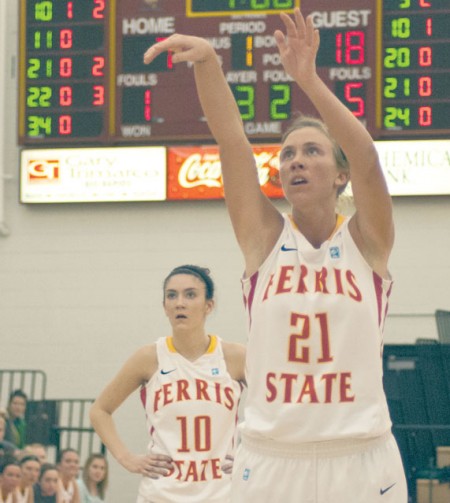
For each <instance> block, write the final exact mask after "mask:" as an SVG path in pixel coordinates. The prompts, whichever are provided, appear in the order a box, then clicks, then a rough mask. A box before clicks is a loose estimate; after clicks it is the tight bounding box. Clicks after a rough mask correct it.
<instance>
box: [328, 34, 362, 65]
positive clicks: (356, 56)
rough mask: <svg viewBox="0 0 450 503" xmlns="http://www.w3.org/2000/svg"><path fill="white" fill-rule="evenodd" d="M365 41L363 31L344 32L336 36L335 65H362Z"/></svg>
mask: <svg viewBox="0 0 450 503" xmlns="http://www.w3.org/2000/svg"><path fill="white" fill-rule="evenodd" d="M365 48H366V40H365V34H364V32H363V31H346V32H345V33H344V34H342V33H337V34H336V52H335V58H336V63H339V64H341V63H345V64H346V65H363V64H364V62H365Z"/></svg>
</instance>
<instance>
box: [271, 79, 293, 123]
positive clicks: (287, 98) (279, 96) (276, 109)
mask: <svg viewBox="0 0 450 503" xmlns="http://www.w3.org/2000/svg"><path fill="white" fill-rule="evenodd" d="M269 93H270V112H269V113H270V118H271V119H272V120H283V119H289V117H290V103H291V86H290V85H289V84H272V85H271V86H270V91H269Z"/></svg>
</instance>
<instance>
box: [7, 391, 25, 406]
mask: <svg viewBox="0 0 450 503" xmlns="http://www.w3.org/2000/svg"><path fill="white" fill-rule="evenodd" d="M17 397H19V398H23V399H24V400H25V401H27V400H28V397H27V395H26V394H25V393H24V392H23V391H22V390H21V389H15V390H14V391H11V393H10V395H9V403H11V402H12V401H13V399H14V398H17Z"/></svg>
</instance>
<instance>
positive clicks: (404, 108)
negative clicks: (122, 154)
mask: <svg viewBox="0 0 450 503" xmlns="http://www.w3.org/2000/svg"><path fill="white" fill-rule="evenodd" d="M344 4H345V8H344ZM298 6H300V7H301V9H302V12H303V14H304V15H308V14H310V15H312V17H313V20H314V24H315V26H316V27H317V28H318V29H319V30H320V36H321V44H320V49H319V54H318V59H317V67H318V73H319V74H320V76H321V77H322V79H323V80H324V81H325V82H326V84H327V85H328V86H329V88H330V89H331V90H332V91H333V92H334V93H335V94H336V95H337V96H338V97H339V99H340V100H341V101H342V102H343V103H345V105H346V106H347V107H348V108H349V109H350V110H351V111H352V113H353V114H354V115H355V116H356V117H358V119H359V120H360V121H361V122H363V123H364V124H365V125H366V127H367V129H368V130H369V132H370V133H371V134H372V136H373V138H374V139H376V140H383V139H386V140H392V139H413V138H418V137H420V138H430V139H431V138H442V137H445V136H448V134H449V133H450V50H449V47H450V30H449V26H450V1H449V0H347V1H346V2H340V1H338V0H301V5H300V0H214V1H212V0H186V1H181V0H21V1H20V63H19V69H20V80H19V82H20V85H19V143H20V144H21V145H24V146H33V145H34V146H52V145H73V144H74V143H76V144H77V145H78V144H79V145H92V144H96V145H130V144H161V143H165V144H166V143H169V144H170V143H175V144H176V143H199V142H205V141H209V140H211V135H210V133H209V130H208V127H207V124H206V122H205V118H204V117H203V114H202V111H201V108H200V105H199V102H198V98H197V93H196V89H195V84H194V77H193V72H192V68H190V67H189V66H188V65H187V64H178V65H174V64H173V63H172V58H171V54H170V53H168V54H162V55H160V56H159V57H158V58H156V60H154V61H153V62H152V63H151V64H150V65H144V63H143V60H142V59H143V54H144V52H145V50H146V49H147V48H148V47H149V46H150V45H151V44H152V43H154V42H156V41H159V40H163V39H165V38H167V37H169V36H170V35H171V34H173V33H185V34H192V35H197V36H202V37H205V38H207V39H208V40H209V41H210V43H211V44H212V45H213V47H214V48H215V49H216V51H217V53H218V55H219V57H220V58H221V60H222V62H223V70H224V73H225V76H226V79H227V81H228V83H229V85H230V87H231V89H232V91H233V93H234V95H235V98H236V100H237V103H238V106H239V110H240V113H241V116H242V119H243V121H244V125H245V130H246V132H247V134H248V136H249V137H250V139H252V140H253V141H256V142H257V141H278V140H279V138H280V135H281V133H282V131H283V130H284V128H285V126H286V125H287V122H289V121H290V120H291V119H292V118H293V117H294V115H295V114H296V113H297V112H299V111H301V112H303V113H309V114H316V112H315V110H314V108H313V107H312V106H311V104H310V103H309V101H308V99H307V98H306V96H305V95H303V94H302V93H301V92H300V91H299V89H298V87H297V85H296V84H295V83H294V82H292V80H291V79H290V77H289V76H288V75H287V74H286V73H285V72H284V70H283V67H282V65H281V61H280V58H279V55H278V49H277V46H276V43H275V40H274V38H273V32H274V31H275V30H276V29H278V28H280V29H283V28H284V25H283V23H282V22H281V20H280V18H279V13H280V12H286V13H288V14H292V12H293V9H294V8H295V7H298Z"/></svg>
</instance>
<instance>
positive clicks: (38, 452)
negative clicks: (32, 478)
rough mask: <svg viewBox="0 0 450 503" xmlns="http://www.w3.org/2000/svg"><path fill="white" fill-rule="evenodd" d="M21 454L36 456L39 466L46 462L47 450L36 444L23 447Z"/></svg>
mask: <svg viewBox="0 0 450 503" xmlns="http://www.w3.org/2000/svg"><path fill="white" fill-rule="evenodd" d="M23 453H24V455H26V456H28V455H33V456H36V457H37V458H38V459H39V462H40V463H41V465H43V464H44V463H47V462H48V460H47V449H46V447H45V445H43V444H38V443H33V444H28V445H26V446H25V447H24V449H23Z"/></svg>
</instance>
